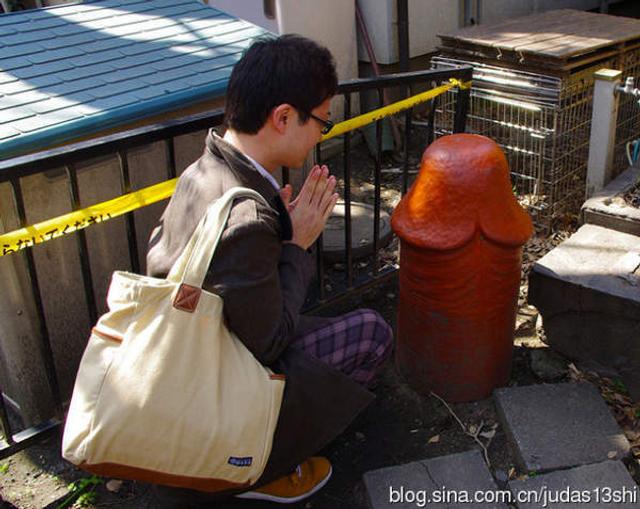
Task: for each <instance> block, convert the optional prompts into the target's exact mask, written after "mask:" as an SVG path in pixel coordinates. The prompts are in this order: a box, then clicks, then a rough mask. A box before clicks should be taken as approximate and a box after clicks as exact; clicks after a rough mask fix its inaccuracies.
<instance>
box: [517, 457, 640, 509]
mask: <svg viewBox="0 0 640 509" xmlns="http://www.w3.org/2000/svg"><path fill="white" fill-rule="evenodd" d="M508 486H509V489H510V490H511V492H512V493H513V496H514V500H515V502H516V507H518V509H542V508H545V507H551V508H553V509H574V508H578V507H579V508H585V509H587V508H588V509H613V508H614V507H615V508H616V509H637V508H638V507H640V490H639V488H638V486H637V485H636V484H635V482H634V481H633V479H632V477H631V475H629V472H628V471H627V469H626V468H625V466H624V465H623V464H622V462H620V461H605V462H602V463H596V464H593V465H586V466H581V467H575V468H571V469H569V470H560V471H557V472H551V473H548V474H544V475H540V476H536V477H530V478H528V479H525V480H523V481H511V482H510V483H509V485H508ZM520 500H522V502H520Z"/></svg>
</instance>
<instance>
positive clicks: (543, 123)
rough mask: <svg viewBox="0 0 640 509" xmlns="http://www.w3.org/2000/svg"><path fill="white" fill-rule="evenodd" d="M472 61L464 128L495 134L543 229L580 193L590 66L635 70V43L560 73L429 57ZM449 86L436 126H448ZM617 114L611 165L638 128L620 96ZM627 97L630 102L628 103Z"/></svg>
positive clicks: (631, 107)
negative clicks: (629, 48)
mask: <svg viewBox="0 0 640 509" xmlns="http://www.w3.org/2000/svg"><path fill="white" fill-rule="evenodd" d="M460 65H473V67H474V73H473V89H472V93H471V104H470V111H469V117H468V132H473V133H477V134H482V135H484V136H488V137H490V138H492V139H493V140H495V141H496V142H497V143H498V144H499V145H500V146H501V147H502V149H503V150H504V151H505V154H506V155H507V159H508V161H509V166H510V169H511V177H512V182H513V186H514V191H515V192H516V193H517V195H518V197H519V199H520V202H521V203H522V204H523V205H525V206H526V207H527V208H528V210H529V212H530V213H531V215H532V217H533V219H534V222H535V223H536V225H537V226H538V227H539V228H541V229H548V228H549V227H550V226H551V225H552V221H553V219H554V218H556V217H558V216H562V215H564V214H567V213H576V212H577V211H578V210H579V208H580V205H581V204H582V202H583V200H584V193H585V180H586V173H587V161H588V156H589V134H590V129H591V110H592V102H593V85H594V78H593V73H594V72H595V71H596V70H598V69H601V68H603V67H610V68H616V66H622V67H623V68H624V71H625V72H624V74H625V76H626V75H629V74H630V71H629V70H627V68H629V69H634V71H631V72H635V73H636V74H635V75H636V76H637V75H638V74H640V49H636V50H633V51H628V52H626V53H623V54H622V55H621V56H620V57H612V58H609V59H607V60H601V61H599V62H598V63H597V64H593V65H590V66H589V67H586V68H584V69H581V70H578V71H573V72H571V73H570V74H565V75H561V76H552V75H544V74H538V73H531V72H526V71H522V70H515V69H511V68H507V67H499V66H495V65H489V64H485V63H482V62H472V61H467V60H462V59H456V58H448V57H434V58H433V59H432V66H433V67H434V68H436V69H450V68H455V67H458V66H460ZM455 93H456V92H455V91H452V92H448V94H447V95H446V96H444V97H443V98H442V100H441V102H440V107H439V109H438V110H437V112H436V134H437V135H438V136H442V135H445V134H449V133H451V123H452V118H453V109H452V107H453V101H454V96H455ZM624 101H625V103H624V104H623V103H621V108H620V114H619V128H618V137H617V139H618V140H619V142H618V145H617V149H616V171H620V170H621V169H623V168H624V165H625V162H624V160H623V159H622V158H624V143H626V141H628V140H629V139H633V138H634V137H637V136H638V132H640V129H639V128H640V107H639V106H638V105H637V104H635V102H634V101H633V99H632V98H631V100H630V101H629V100H628V99H627V98H625V99H624ZM630 103H633V104H630Z"/></svg>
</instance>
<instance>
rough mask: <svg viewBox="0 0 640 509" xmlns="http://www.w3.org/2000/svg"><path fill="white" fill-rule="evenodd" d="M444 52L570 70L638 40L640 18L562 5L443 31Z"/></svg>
mask: <svg viewBox="0 0 640 509" xmlns="http://www.w3.org/2000/svg"><path fill="white" fill-rule="evenodd" d="M438 36H439V37H440V39H441V41H442V46H441V47H440V50H441V51H442V52H443V53H447V54H452V53H455V54H457V55H460V56H462V55H464V56H465V57H467V58H468V57H476V58H481V59H483V60H491V61H494V62H499V63H502V64H504V63H509V64H517V65H519V66H525V67H532V68H536V69H542V68H544V69H546V70H556V71H559V72H562V71H565V72H566V71H571V70H572V69H575V68H577V67H582V66H585V65H588V64H589V63H593V62H596V61H598V60H605V59H607V58H609V57H614V56H616V55H619V54H620V53H622V52H624V51H629V50H631V49H635V48H637V47H639V46H640V20H637V19H631V18H623V17H620V16H610V15H608V14H597V13H592V12H585V11H577V10H572V9H559V10H555V11H546V12H543V13H540V14H532V15H530V16H524V17H521V18H515V19H510V20H507V21H504V22H502V23H496V24H492V25H478V26H474V27H467V28H463V29H460V30H457V31H455V32H451V33H446V34H439V35H438Z"/></svg>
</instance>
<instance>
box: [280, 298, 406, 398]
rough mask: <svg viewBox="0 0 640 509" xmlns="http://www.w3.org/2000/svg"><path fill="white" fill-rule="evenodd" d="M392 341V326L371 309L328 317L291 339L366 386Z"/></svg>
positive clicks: (306, 350) (293, 343)
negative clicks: (320, 323) (316, 325)
mask: <svg viewBox="0 0 640 509" xmlns="http://www.w3.org/2000/svg"><path fill="white" fill-rule="evenodd" d="M392 345H393V332H392V330H391V327H389V325H388V324H387V322H385V321H384V318H382V316H380V314H379V313H378V312H376V311H373V310H372V309H357V310H356V311H352V312H350V313H347V314H344V315H341V316H337V317H335V318H329V319H327V320H325V321H323V323H322V325H319V326H318V327H317V328H312V329H311V330H309V331H307V332H305V333H304V334H303V335H301V336H298V337H297V338H295V339H294V340H293V342H292V346H294V347H295V348H299V349H301V350H303V351H304V352H306V353H308V354H310V355H313V356H314V357H316V358H317V359H319V360H321V361H323V362H326V363H327V364H329V365H330V366H332V367H333V368H335V369H337V370H339V371H341V372H343V373H344V374H345V375H347V376H349V377H350V378H352V379H353V380H355V381H356V382H359V383H361V384H363V385H365V386H369V385H370V384H371V383H372V382H373V381H374V379H375V377H376V375H377V374H378V371H379V370H380V368H381V367H382V364H383V363H384V361H385V360H386V358H387V357H388V356H389V354H390V353H391V346H392Z"/></svg>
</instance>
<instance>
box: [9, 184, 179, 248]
mask: <svg viewBox="0 0 640 509" xmlns="http://www.w3.org/2000/svg"><path fill="white" fill-rule="evenodd" d="M177 180H178V179H175V178H174V179H171V180H167V181H165V182H161V183H160V184H155V185H153V186H149V187H145V188H144V189H140V190H139V191H135V192H133V193H129V194H124V195H122V196H118V197H117V198H114V199H113V200H108V201H104V202H102V203H98V204H96V205H92V206H90V207H87V208H84V209H81V210H76V211H74V212H70V213H68V214H64V215H62V216H58V217H54V218H53V219H48V220H46V221H42V222H41V223H37V224H34V225H33V226H27V227H25V228H20V229H19V230H14V231H12V232H9V233H5V234H3V235H0V247H1V248H2V255H1V256H5V255H8V254H11V253H15V252H16V251H20V250H21V249H25V248H27V247H30V246H33V245H34V244H41V243H42V242H47V241H48V240H52V239H55V238H58V237H62V236H63V235H68V234H69V233H73V232H77V231H78V230H82V229H83V228H86V227H87V226H90V225H92V224H97V223H102V222H103V221H107V220H109V219H112V218H114V217H118V216H121V215H123V214H126V213H127V212H131V211H132V210H136V209H139V208H141V207H144V206H146V205H151V204H152V203H155V202H157V201H160V200H164V199H165V198H169V197H170V196H171V195H172V194H173V191H174V189H175V187H176V182H177Z"/></svg>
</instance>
